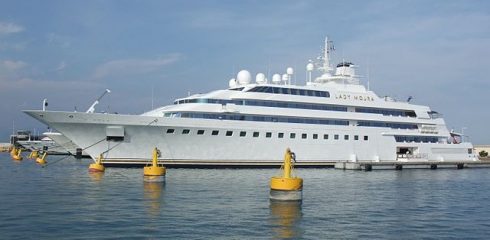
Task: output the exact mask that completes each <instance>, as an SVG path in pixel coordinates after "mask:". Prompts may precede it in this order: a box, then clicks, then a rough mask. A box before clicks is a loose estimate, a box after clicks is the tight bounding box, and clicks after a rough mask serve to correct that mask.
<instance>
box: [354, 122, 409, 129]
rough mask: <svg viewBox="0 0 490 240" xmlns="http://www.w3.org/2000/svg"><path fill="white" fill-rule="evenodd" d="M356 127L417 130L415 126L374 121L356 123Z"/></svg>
mask: <svg viewBox="0 0 490 240" xmlns="http://www.w3.org/2000/svg"><path fill="white" fill-rule="evenodd" d="M357 126H361V127H386V128H394V129H418V126H417V124H410V123H392V122H375V121H358V122H357Z"/></svg>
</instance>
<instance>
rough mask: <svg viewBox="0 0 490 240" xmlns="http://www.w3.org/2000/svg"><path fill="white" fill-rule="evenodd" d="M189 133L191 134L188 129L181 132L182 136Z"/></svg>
mask: <svg viewBox="0 0 490 240" xmlns="http://www.w3.org/2000/svg"><path fill="white" fill-rule="evenodd" d="M190 132H191V130H189V129H184V130H182V134H189V133H190Z"/></svg>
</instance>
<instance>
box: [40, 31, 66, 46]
mask: <svg viewBox="0 0 490 240" xmlns="http://www.w3.org/2000/svg"><path fill="white" fill-rule="evenodd" d="M46 40H47V41H48V43H49V44H53V45H58V46H60V47H61V48H68V47H70V46H71V38H70V37H68V36H63V35H60V34H56V33H49V34H48V35H46Z"/></svg>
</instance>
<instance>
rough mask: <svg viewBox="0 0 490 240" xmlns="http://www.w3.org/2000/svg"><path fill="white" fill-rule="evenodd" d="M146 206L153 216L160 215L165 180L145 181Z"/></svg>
mask: <svg viewBox="0 0 490 240" xmlns="http://www.w3.org/2000/svg"><path fill="white" fill-rule="evenodd" d="M143 188H144V199H145V201H144V202H145V207H147V211H148V214H150V215H151V216H159V215H160V208H161V204H162V198H163V195H164V192H165V191H164V190H165V182H143Z"/></svg>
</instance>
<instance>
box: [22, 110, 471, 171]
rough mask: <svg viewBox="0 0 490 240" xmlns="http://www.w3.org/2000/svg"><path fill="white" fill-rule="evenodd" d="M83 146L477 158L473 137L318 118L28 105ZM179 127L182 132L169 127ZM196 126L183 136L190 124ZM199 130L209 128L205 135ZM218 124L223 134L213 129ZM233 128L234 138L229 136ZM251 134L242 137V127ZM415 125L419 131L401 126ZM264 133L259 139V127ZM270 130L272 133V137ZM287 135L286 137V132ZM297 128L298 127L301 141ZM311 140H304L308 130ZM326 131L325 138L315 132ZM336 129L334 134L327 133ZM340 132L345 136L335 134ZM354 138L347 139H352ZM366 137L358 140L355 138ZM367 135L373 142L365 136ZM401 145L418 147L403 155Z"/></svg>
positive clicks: (259, 161) (141, 154)
mask: <svg viewBox="0 0 490 240" xmlns="http://www.w3.org/2000/svg"><path fill="white" fill-rule="evenodd" d="M25 112H26V113H27V114H29V115H30V116H32V117H34V118H36V119H38V120H40V121H41V122H44V123H46V124H47V125H49V126H50V127H51V128H53V129H56V130H57V131H59V132H60V133H62V134H63V135H65V136H66V137H67V138H68V139H70V140H71V141H73V143H74V144H76V145H78V146H80V147H81V148H82V149H84V151H85V152H86V153H88V154H89V155H90V156H91V157H92V159H96V158H97V157H98V156H99V155H100V154H103V157H104V162H105V163H108V164H114V165H119V164H121V165H124V164H146V163H148V162H149V161H150V158H151V152H152V149H153V148H154V147H157V148H158V149H160V151H161V153H162V154H161V158H160V159H161V160H163V162H164V163H165V164H167V165H213V166H216V165H219V166H234V165H246V166H252V165H257V166H260V165H280V164H281V163H282V157H283V153H284V151H285V149H286V148H288V147H289V148H291V149H292V151H294V152H295V153H296V156H297V163H296V164H297V165H314V166H320V165H325V164H331V163H332V162H337V161H396V160H406V161H411V160H417V161H421V160H422V161H423V160H438V161H468V160H476V156H475V155H474V154H473V153H471V152H469V149H472V148H473V147H472V145H471V143H462V144H447V143H397V142H396V141H395V139H394V137H393V136H392V135H391V136H390V135H389V134H387V133H389V132H390V131H395V130H390V129H388V128H376V127H358V126H325V125H314V124H297V123H278V122H250V121H233V120H215V119H192V118H168V117H152V116H142V115H118V114H97V113H77V112H52V111H25ZM112 128H117V129H119V130H121V129H122V130H123V135H124V136H123V139H117V140H121V141H111V140H107V137H108V135H110V134H111V133H110V130H108V129H112ZM167 129H174V133H167ZM184 129H186V130H189V131H188V132H189V133H188V134H183V130H184ZM198 130H204V134H202V135H198V134H197V132H198ZM213 130H218V131H219V133H218V135H212V131H213ZM227 131H232V136H226V132H227ZM241 131H245V132H246V136H244V137H241V136H240V132H241ZM397 131H414V130H397ZM254 132H258V133H259V136H258V137H254V136H253V133H254ZM268 132H270V133H271V136H270V137H267V133H268ZM279 133H284V138H278V134H279ZM290 133H295V134H296V136H295V138H294V139H291V138H290ZM303 134H306V136H307V138H306V139H303V138H302V135H303ZM314 134H318V135H317V136H318V138H317V139H313V135H314ZM324 134H328V135H329V136H328V139H323V135H324ZM334 135H339V139H337V140H336V139H334ZM346 135H347V136H349V139H348V140H346V139H345V138H344V137H345V136H346ZM354 136H358V140H355V139H354ZM364 136H367V140H364ZM397 147H412V148H413V149H417V152H415V153H413V154H411V155H409V156H403V159H400V156H399V155H397Z"/></svg>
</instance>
